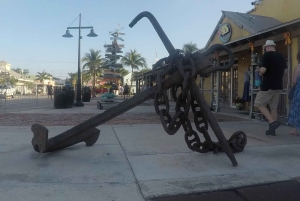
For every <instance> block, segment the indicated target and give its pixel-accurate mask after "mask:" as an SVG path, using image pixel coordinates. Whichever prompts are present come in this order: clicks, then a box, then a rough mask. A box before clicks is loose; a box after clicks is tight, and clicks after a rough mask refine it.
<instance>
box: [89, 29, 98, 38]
mask: <svg viewBox="0 0 300 201" xmlns="http://www.w3.org/2000/svg"><path fill="white" fill-rule="evenodd" d="M87 36H88V37H97V36H98V35H97V34H95V32H94V29H91V32H90V33H89V34H88V35H87Z"/></svg>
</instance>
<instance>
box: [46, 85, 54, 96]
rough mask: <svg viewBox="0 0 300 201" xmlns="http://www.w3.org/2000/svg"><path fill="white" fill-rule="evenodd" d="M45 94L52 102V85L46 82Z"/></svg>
mask: <svg viewBox="0 0 300 201" xmlns="http://www.w3.org/2000/svg"><path fill="white" fill-rule="evenodd" d="M47 92H48V98H49V97H50V98H51V100H52V94H53V88H52V85H50V82H48V85H47Z"/></svg>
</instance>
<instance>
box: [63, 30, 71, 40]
mask: <svg viewBox="0 0 300 201" xmlns="http://www.w3.org/2000/svg"><path fill="white" fill-rule="evenodd" d="M62 37H65V38H72V37H73V36H72V34H70V31H69V30H68V29H67V31H66V33H65V34H64V35H63V36H62Z"/></svg>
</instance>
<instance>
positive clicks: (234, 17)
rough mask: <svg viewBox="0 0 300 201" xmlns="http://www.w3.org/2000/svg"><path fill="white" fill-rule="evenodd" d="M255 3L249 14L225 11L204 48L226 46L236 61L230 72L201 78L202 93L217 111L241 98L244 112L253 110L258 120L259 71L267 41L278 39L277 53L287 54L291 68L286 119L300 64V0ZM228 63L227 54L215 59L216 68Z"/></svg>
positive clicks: (282, 101)
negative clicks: (292, 82) (289, 99)
mask: <svg viewBox="0 0 300 201" xmlns="http://www.w3.org/2000/svg"><path fill="white" fill-rule="evenodd" d="M249 3H250V2H249ZM254 4H255V8H254V9H253V10H251V11H249V12H247V13H237V12H227V11H222V17H221V19H220V20H219V22H218V24H217V26H216V28H215V30H214V31H213V33H212V35H211V37H210V39H209V41H208V42H207V45H206V47H205V48H204V49H208V48H209V47H210V46H212V45H214V44H220V43H221V44H224V45H226V46H228V47H229V48H230V49H231V50H232V52H233V53H234V55H235V62H234V65H233V67H232V68H231V69H230V70H228V71H227V72H217V73H214V74H213V75H212V76H211V77H209V78H205V79H204V78H200V79H201V80H200V82H201V86H202V92H203V94H204V97H205V99H206V100H207V102H208V103H210V105H211V106H212V107H214V108H215V110H216V111H221V110H222V108H235V107H236V100H237V99H238V98H240V99H242V100H245V103H243V107H242V109H243V110H245V111H249V115H250V117H254V115H256V112H257V111H256V109H255V108H254V106H253V100H254V99H255V96H256V94H257V92H258V91H259V90H260V89H259V86H260V83H259V79H260V78H259V76H257V75H258V73H257V72H258V69H259V67H260V58H261V56H262V55H263V53H264V50H263V45H264V44H265V42H266V40H274V41H275V43H276V51H279V52H280V53H282V54H283V55H284V57H285V59H286V62H287V65H288V74H287V75H285V77H284V83H283V85H284V90H283V93H282V96H281V99H280V104H279V107H278V109H279V115H280V116H281V117H286V116H287V115H288V109H289V101H288V100H287V94H288V91H289V89H290V88H291V75H292V72H293V68H294V67H295V66H296V65H297V64H298V63H297V59H296V55H297V53H298V50H299V47H300V46H299V44H300V38H299V37H300V12H299V11H298V8H299V7H300V1H299V0H259V1H255V2H254ZM227 60H228V57H227V55H226V53H224V52H216V53H215V55H214V56H213V57H212V58H211V61H212V62H213V63H214V64H215V65H226V62H228V61H227ZM247 82H248V83H247ZM247 84H249V87H247ZM252 97H253V98H252Z"/></svg>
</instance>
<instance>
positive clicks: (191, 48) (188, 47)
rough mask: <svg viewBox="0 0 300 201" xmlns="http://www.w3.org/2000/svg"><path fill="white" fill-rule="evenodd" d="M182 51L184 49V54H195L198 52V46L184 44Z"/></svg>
mask: <svg viewBox="0 0 300 201" xmlns="http://www.w3.org/2000/svg"><path fill="white" fill-rule="evenodd" d="M182 49H183V51H184V53H193V52H196V51H197V50H198V48H197V44H196V43H193V42H190V43H186V44H184V45H183V48H182Z"/></svg>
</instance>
